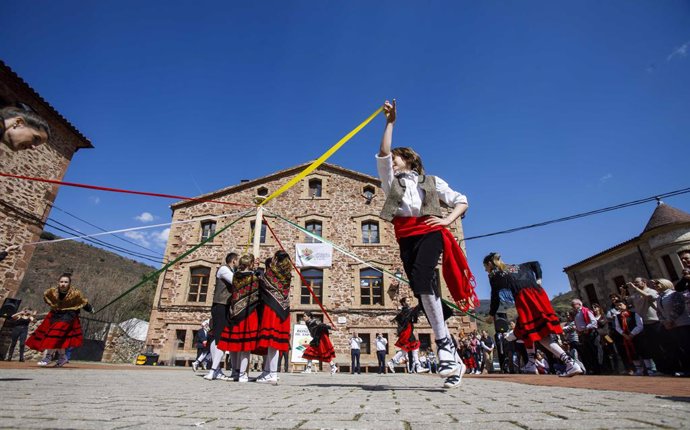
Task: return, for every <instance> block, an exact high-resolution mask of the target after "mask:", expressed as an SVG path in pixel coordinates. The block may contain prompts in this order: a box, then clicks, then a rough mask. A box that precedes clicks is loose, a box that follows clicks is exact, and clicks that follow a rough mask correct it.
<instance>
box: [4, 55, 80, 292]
mask: <svg viewBox="0 0 690 430" xmlns="http://www.w3.org/2000/svg"><path fill="white" fill-rule="evenodd" d="M17 103H23V104H25V105H28V106H30V107H31V108H33V109H34V110H35V111H36V112H37V113H38V114H39V115H41V116H42V117H43V118H45V119H46V120H47V121H48V123H49V124H50V127H51V131H52V137H51V138H50V140H49V142H48V143H47V144H45V145H40V146H38V147H36V148H32V149H30V150H22V151H16V152H15V151H12V150H11V149H10V148H9V147H7V146H6V145H4V144H0V172H3V173H10V174H14V175H22V176H31V177H40V178H45V179H54V180H61V179H62V178H63V176H64V175H65V171H66V170H67V166H69V163H70V161H71V160H72V156H73V155H74V153H75V151H77V149H78V148H80V147H81V148H83V147H91V144H90V143H89V142H88V141H87V140H86V139H85V138H84V137H83V136H81V135H80V134H79V133H78V131H76V129H74V127H72V126H71V125H69V123H67V122H66V120H65V119H64V118H63V117H61V116H60V115H59V113H57V112H56V111H55V110H54V109H53V108H52V107H50V105H48V104H47V103H46V102H45V100H43V99H42V98H41V97H40V96H39V95H38V94H37V93H36V92H35V91H34V90H33V89H31V88H30V87H29V86H28V85H27V84H26V83H25V82H24V81H23V80H21V78H19V77H18V76H17V75H16V74H14V72H12V71H11V70H10V69H9V68H8V67H7V66H5V65H4V64H2V63H1V62H0V107H4V106H8V105H16V104H17ZM57 191H58V186H57V185H53V184H48V183H43V182H33V181H27V180H19V179H13V178H6V177H0V248H2V249H4V248H5V247H6V246H8V245H10V244H25V243H31V242H35V241H37V240H38V239H39V236H40V234H41V231H43V223H44V222H45V220H46V219H47V218H48V214H49V212H50V204H51V203H52V202H53V201H54V200H55V197H56V196H57ZM33 250H34V247H33V246H27V247H23V248H21V249H20V250H18V251H15V252H12V253H10V255H9V256H8V257H7V258H6V259H5V260H3V261H2V262H0V304H1V303H2V301H3V300H4V299H5V298H6V297H14V295H15V294H16V292H17V290H18V289H19V285H20V283H21V280H22V278H23V277H24V273H25V271H26V268H27V266H28V264H29V261H30V260H31V256H32V254H33Z"/></svg>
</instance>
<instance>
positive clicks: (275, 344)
mask: <svg viewBox="0 0 690 430" xmlns="http://www.w3.org/2000/svg"><path fill="white" fill-rule="evenodd" d="M291 268H292V266H291V265H290V260H289V259H285V260H283V261H282V262H281V263H273V259H269V260H267V261H266V271H265V272H264V273H263V274H262V275H261V283H260V285H259V294H260V297H261V306H260V311H259V315H260V323H259V334H258V341H257V346H256V349H255V350H254V354H257V355H265V354H266V353H267V352H268V349H269V348H275V349H277V350H278V351H288V350H289V349H290V282H291V280H292V275H291V273H290V272H291Z"/></svg>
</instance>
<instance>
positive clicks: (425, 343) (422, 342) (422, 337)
mask: <svg viewBox="0 0 690 430" xmlns="http://www.w3.org/2000/svg"><path fill="white" fill-rule="evenodd" d="M429 348H431V335H430V334H429V333H420V334H419V350H420V351H426V350H427V349H429Z"/></svg>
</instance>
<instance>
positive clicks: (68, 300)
mask: <svg viewBox="0 0 690 430" xmlns="http://www.w3.org/2000/svg"><path fill="white" fill-rule="evenodd" d="M43 300H44V301H45V302H46V303H47V304H48V306H50V312H48V315H47V316H46V318H45V319H44V320H43V322H42V323H41V325H40V326H38V328H37V329H36V331H34V332H33V334H32V335H31V336H30V337H29V339H28V340H27V341H26V346H28V347H29V348H31V349H35V350H36V351H45V350H57V351H58V360H57V364H56V366H57V367H62V366H64V365H65V363H67V361H68V360H67V357H66V356H65V349H67V348H74V347H77V346H81V344H82V342H83V340H84V337H83V335H82V332H81V324H80V323H79V311H80V310H81V309H82V308H83V309H84V310H85V311H87V312H93V307H92V306H91V304H90V303H89V302H88V300H86V298H85V297H84V296H83V295H82V293H81V291H79V290H77V289H76V288H73V287H72V277H71V275H70V274H68V273H65V274H63V275H62V276H60V279H59V281H58V286H57V287H53V288H49V289H47V290H46V291H45V293H43ZM50 355H52V354H50ZM50 355H49V354H46V356H45V358H43V359H42V360H41V361H39V362H38V365H39V366H47V365H48V363H50V358H48V357H49V356H50Z"/></svg>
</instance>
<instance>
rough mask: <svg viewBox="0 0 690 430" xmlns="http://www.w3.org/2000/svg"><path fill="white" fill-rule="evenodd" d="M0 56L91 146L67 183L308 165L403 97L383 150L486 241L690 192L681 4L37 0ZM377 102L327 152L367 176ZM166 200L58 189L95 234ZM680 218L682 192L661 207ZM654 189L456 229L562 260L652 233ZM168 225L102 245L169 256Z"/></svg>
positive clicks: (231, 178)
mask: <svg viewBox="0 0 690 430" xmlns="http://www.w3.org/2000/svg"><path fill="white" fill-rule="evenodd" d="M0 40H2V41H3V43H2V44H0V58H2V60H3V61H5V62H6V64H8V65H9V66H10V67H11V68H12V69H13V70H14V71H15V72H17V73H18V74H19V75H20V76H21V77H22V78H24V79H25V80H26V81H27V82H28V83H29V84H30V85H31V86H32V87H33V88H34V89H35V90H36V91H38V93H39V94H41V95H42V96H43V97H44V98H45V99H46V100H48V101H49V103H51V104H52V105H53V106H54V107H55V108H56V109H57V110H58V111H59V112H60V113H62V114H63V115H64V116H65V117H66V118H68V119H69V121H70V122H72V123H73V124H74V125H75V126H76V127H77V128H78V129H79V130H80V131H81V132H82V133H83V134H84V135H85V136H87V137H88V138H89V139H90V140H91V142H92V143H93V145H94V147H95V148H94V149H89V150H80V151H79V152H77V153H76V154H75V156H74V158H73V160H72V163H71V165H70V167H69V169H68V171H67V174H66V176H65V180H66V181H72V182H82V183H88V184H95V185H102V186H108V187H115V188H125V189H133V190H143V191H152V192H158V193H168V194H176V195H186V196H196V195H199V194H202V193H208V192H211V191H214V190H218V189H220V188H224V187H227V186H231V185H234V184H237V183H239V182H240V180H241V179H255V178H259V177H262V176H265V175H268V174H270V173H273V172H275V171H278V170H282V169H285V168H288V167H291V166H294V165H298V164H301V163H304V162H306V161H309V160H313V159H315V158H317V157H318V156H319V155H321V154H322V153H323V152H324V151H325V150H326V149H328V148H329V147H330V146H331V145H333V144H334V143H335V142H337V141H338V140H339V139H340V138H341V137H342V136H344V135H345V134H346V133H347V132H349V131H350V130H351V129H352V128H354V127H355V126H356V125H357V124H359V123H360V122H361V121H363V120H364V119H365V118H366V117H367V116H369V115H370V114H371V113H372V112H373V111H375V110H376V109H377V108H378V107H379V106H380V105H381V104H382V103H383V101H384V100H386V99H391V98H395V99H396V100H397V102H398V121H397V123H396V127H395V132H394V137H393V145H394V146H411V147H413V148H415V149H416V150H417V152H419V153H420V154H421V156H422V158H423V161H424V165H425V167H426V169H427V171H428V172H429V173H431V174H434V175H437V176H439V177H441V178H443V179H444V180H446V181H447V182H448V183H449V184H450V185H451V187H452V188H454V189H456V190H457V191H460V192H462V193H463V194H465V195H467V197H468V199H469V204H470V209H469V212H468V214H467V217H466V218H465V220H464V223H463V226H464V229H465V234H466V236H468V237H470V236H476V235H482V234H486V233H491V232H495V231H500V230H505V229H508V228H513V227H518V226H522V225H528V224H533V223H536V222H540V221H545V220H549V219H554V218H560V217H564V216H568V215H572V214H576V213H580V212H586V211H589V210H594V209H598V208H602V207H607V206H611V205H614V204H618V203H624V202H627V201H631V200H636V199H640V198H645V197H649V196H654V195H658V194H662V193H665V192H669V191H674V190H678V189H682V188H686V187H688V174H687V172H688V167H687V153H688V148H689V147H690V142H689V140H690V115H689V114H690V79H689V77H690V56H689V55H688V50H689V49H690V2H688V1H663V2H660V1H656V0H648V1H638V2H630V1H625V0H623V1H616V0H611V1H607V2H600V1H578V2H563V1H530V2H514V1H486V2H474V1H452V2H451V1H447V2H445V1H443V2H442V1H429V2H416V1H414V2H413V1H377V2H365V1H348V2H334V1H326V2H324V1H284V0H280V1H278V0H276V1H255V2H250V1H230V2H227V1H202V2H198V3H195V4H194V5H191V4H190V3H189V2H182V1H165V2H162V1H148V2H134V1H118V2H84V1H69V0H66V1H61V2H52V1H47V0H46V1H29V2H24V3H22V5H21V7H13V8H5V9H4V10H3V14H2V18H0ZM383 126H384V118H383V116H382V115H381V116H379V117H378V118H376V119H375V120H374V121H373V122H372V123H371V124H370V125H369V126H368V127H366V128H365V129H364V130H363V131H362V132H360V133H359V134H358V135H357V136H355V137H354V138H353V139H352V140H351V141H350V142H349V143H347V144H346V145H345V146H343V147H342V149H341V150H340V151H338V152H337V153H336V154H335V155H334V156H333V157H331V158H330V159H329V162H330V163H333V164H337V165H340V166H343V167H345V168H348V169H353V170H357V171H360V172H363V173H367V174H370V175H374V176H375V175H376V167H375V161H374V154H375V153H376V152H377V151H378V145H379V142H380V138H381V132H382V130H383ZM172 202H173V201H172V200H166V199H159V198H153V197H142V196H131V195H120V194H112V193H103V192H97V191H92V190H83V189H76V188H68V187H62V188H61V189H60V191H59V194H58V198H57V200H56V201H55V205H56V206H57V207H58V208H60V209H62V211H60V210H53V211H52V213H51V220H54V221H58V222H62V223H64V224H67V225H70V226H73V227H75V228H78V229H80V230H81V231H84V232H86V233H93V232H96V231H97V230H96V229H95V228H94V227H91V226H89V225H86V224H84V223H83V222H81V221H78V220H76V219H75V218H73V217H71V216H70V215H68V213H69V214H73V215H77V216H78V217H80V218H82V219H83V220H86V221H88V222H90V223H91V224H94V225H97V226H99V227H101V228H103V229H106V230H114V229H123V228H129V227H136V226H143V225H149V224H159V223H161V224H162V223H166V222H170V219H171V211H170V209H169V205H170V204H171V203H172ZM665 202H666V203H667V204H669V205H671V206H674V207H676V208H679V209H681V210H684V211H686V212H690V194H683V195H680V196H676V197H671V198H668V199H666V200H665ZM654 208H655V204H654V203H647V204H644V205H640V206H634V207H630V208H626V209H622V210H618V211H613V212H608V213H606V214H602V215H597V216H592V217H588V218H583V219H579V220H575V221H570V222H566V223H560V224H555V225H550V226H546V227H542V228H536V229H530V230H525V231H521V232H518V233H514V234H509V235H501V236H494V237H490V238H483V239H476V240H471V241H468V242H467V251H468V259H469V263H470V267H471V268H472V269H473V271H474V272H475V275H476V278H477V288H478V294H479V296H480V297H481V298H488V297H489V285H488V280H487V278H486V274H485V273H484V271H483V267H482V264H481V261H482V258H483V256H484V255H486V254H487V253H489V252H492V251H498V252H500V253H501V254H502V255H503V258H504V260H505V261H507V262H509V263H520V262H524V261H532V260H538V261H540V262H541V264H542V267H543V270H544V277H543V282H544V286H545V288H546V290H547V292H548V293H549V294H550V295H555V294H558V293H561V292H565V291H568V290H569V284H568V280H567V277H566V275H565V274H564V273H563V268H564V267H565V266H569V265H571V264H574V263H576V262H578V261H580V260H582V259H584V258H587V257H589V256H591V255H593V254H596V253H598V252H601V251H603V250H605V249H607V248H610V247H612V246H614V245H616V244H618V243H620V242H623V241H626V240H628V239H631V238H633V237H636V236H637V235H638V234H640V233H641V232H642V230H643V229H644V226H645V224H646V222H647V221H648V219H649V217H650V216H651V214H652V212H653V211H654ZM166 239H167V230H165V227H164V226H162V227H159V228H154V229H150V230H141V231H139V232H136V233H130V234H129V239H128V240H130V241H132V242H136V243H138V244H140V245H143V246H145V247H146V248H148V249H150V250H151V251H146V250H143V249H142V248H137V247H135V246H134V245H133V244H129V243H125V242H121V241H118V240H117V239H112V238H110V239H107V240H108V241H109V242H111V243H113V244H118V245H120V246H124V247H127V248H129V249H131V250H136V251H141V252H144V253H148V254H153V253H158V255H159V256H160V255H162V252H163V250H164V246H165V241H166Z"/></svg>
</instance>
